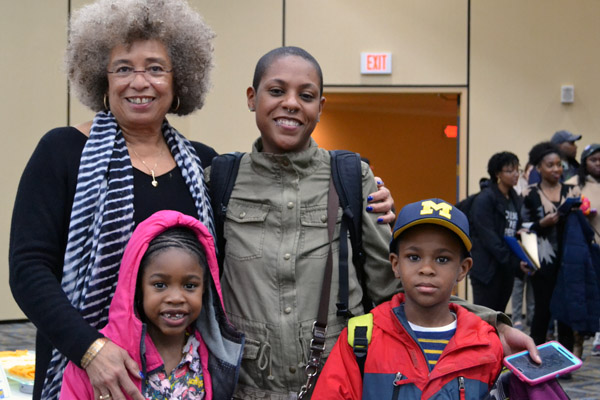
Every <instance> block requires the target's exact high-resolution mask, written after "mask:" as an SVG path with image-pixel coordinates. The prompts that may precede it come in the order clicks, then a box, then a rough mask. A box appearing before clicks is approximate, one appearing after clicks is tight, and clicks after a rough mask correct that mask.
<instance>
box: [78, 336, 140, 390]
mask: <svg viewBox="0 0 600 400" xmlns="http://www.w3.org/2000/svg"><path fill="white" fill-rule="evenodd" d="M85 372H87V375H88V377H89V378H90V382H91V383H92V387H93V388H94V398H96V399H98V398H100V399H103V400H107V399H110V400H125V396H124V395H123V392H125V393H127V394H128V395H129V396H130V397H131V398H132V399H134V400H144V397H143V396H142V394H141V393H140V391H139V390H138V388H137V387H136V385H135V383H133V381H132V380H131V378H130V376H129V375H132V376H135V377H139V376H140V370H139V368H138V365H137V364H136V362H135V361H133V359H132V358H131V357H129V354H127V352H126V351H125V350H123V349H122V348H120V347H119V346H117V345H116V344H114V343H112V342H110V341H108V342H106V344H105V345H104V347H102V349H101V350H100V351H99V352H98V354H97V355H96V357H94V359H93V360H92V361H91V362H90V364H89V365H88V367H87V368H86V369H85ZM121 389H122V390H121Z"/></svg>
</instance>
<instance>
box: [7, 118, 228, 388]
mask: <svg viewBox="0 0 600 400" xmlns="http://www.w3.org/2000/svg"><path fill="white" fill-rule="evenodd" d="M86 141H87V136H85V135H84V134H82V133H81V132H80V131H78V130H77V129H75V128H72V127H63V128H56V129H53V130H51V131H50V132H48V133H47V134H45V135H44V136H43V137H42V139H41V140H40V142H39V144H38V146H37V148H36V149H35V151H34V152H33V155H32V156H31V158H30V160H29V162H28V163H27V166H26V167H25V170H24V171H23V175H22V177H21V181H20V183H19V188H18V191H17V196H16V200H15V206H14V209H13V216H12V223H11V232H10V247H9V268H10V287H11V290H12V293H13V296H14V298H15V300H16V301H17V304H18V305H19V307H21V310H23V312H24V313H25V315H27V317H28V318H29V319H30V320H31V321H32V322H33V323H34V325H35V326H36V327H37V328H38V334H37V340H36V374H35V375H36V376H35V390H34V396H33V397H34V399H39V398H40V393H41V388H42V385H43V380H44V378H45V375H46V369H47V365H48V362H49V361H50V356H51V343H52V344H54V346H55V347H56V348H58V349H59V350H60V351H61V352H62V353H63V354H64V355H65V356H66V357H67V358H68V359H69V360H71V361H73V362H75V363H76V364H77V365H80V361H81V358H82V357H83V354H84V353H85V351H86V350H87V348H88V347H89V346H90V345H91V344H92V342H93V341H94V340H96V339H97V338H99V337H101V335H100V333H98V331H97V330H96V329H94V328H92V327H91V326H89V325H88V324H87V323H86V322H85V321H84V320H83V318H81V316H80V314H79V313H78V311H77V310H76V309H75V308H73V307H72V306H71V304H70V303H69V300H68V299H67V297H66V296H65V294H64V292H63V291H62V289H61V286H60V281H61V279H62V272H63V261H64V253H65V249H66V244H67V236H68V232H69V221H70V216H71V215H70V214H71V208H72V206H73V199H74V196H75V189H76V185H77V173H78V170H79V160H80V158H81V153H82V151H83V147H84V145H85V143H86ZM192 144H193V146H194V148H195V149H196V152H197V154H198V156H199V157H200V160H201V162H202V166H203V167H207V166H208V165H210V163H211V161H212V158H213V157H214V156H216V155H217V153H216V152H215V150H214V149H212V148H211V147H208V146H205V145H203V144H201V143H197V142H192ZM158 181H159V185H158V187H156V188H154V187H152V186H150V182H151V178H150V177H149V176H148V175H146V174H144V173H143V172H141V171H138V170H135V169H134V201H133V204H134V209H135V215H134V220H135V222H136V224H137V223H138V222H140V221H141V220H143V219H145V218H146V217H148V216H149V215H151V214H152V213H154V212H155V211H158V210H163V209H174V210H177V211H180V212H183V213H188V214H192V215H194V216H197V214H196V209H195V207H194V204H193V200H192V197H191V195H190V194H189V191H188V190H187V187H186V185H185V183H184V182H183V178H182V176H181V172H180V171H179V168H177V167H176V168H175V169H173V170H172V171H171V172H169V173H167V174H164V175H162V176H160V177H158ZM156 199H159V200H158V201H157V200H156Z"/></svg>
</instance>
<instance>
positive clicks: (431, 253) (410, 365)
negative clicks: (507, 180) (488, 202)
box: [313, 199, 503, 400]
mask: <svg viewBox="0 0 600 400" xmlns="http://www.w3.org/2000/svg"><path fill="white" fill-rule="evenodd" d="M471 247H472V244H471V238H470V237H469V222H468V220H467V217H466V216H465V214H463V213H462V212H461V211H460V210H459V209H458V208H456V207H454V206H452V205H451V204H449V203H448V202H446V201H444V200H441V199H428V200H423V201H419V202H416V203H412V204H409V205H407V206H405V207H404V208H403V209H402V210H401V211H400V213H399V214H398V219H397V220H396V224H395V226H394V229H393V236H392V240H391V243H390V261H391V264H392V269H393V271H394V275H395V277H396V278H397V279H400V280H401V281H402V285H403V287H404V293H398V294H396V295H395V296H394V297H393V298H392V299H391V300H390V301H387V302H385V303H382V304H381V305H379V306H378V307H376V308H375V309H373V311H372V312H371V314H372V333H371V341H370V344H369V345H368V348H367V350H368V351H367V355H366V360H365V361H364V369H363V372H364V375H363V377H362V379H361V370H360V367H359V366H358V363H357V356H356V355H355V353H354V350H353V344H354V343H356V342H354V341H352V344H351V343H349V341H348V336H349V335H350V337H351V338H352V337H354V334H355V333H357V334H358V330H353V331H352V332H350V334H349V332H348V328H346V329H344V331H343V332H342V334H341V336H340V338H339V339H338V341H337V343H336V345H335V347H334V348H333V350H332V352H331V354H330V356H329V359H328V360H327V363H326V364H325V367H324V369H323V372H322V373H321V376H320V378H319V381H318V382H317V386H316V388H315V392H314V395H313V398H318V399H344V400H346V399H381V398H402V399H421V398H432V397H435V398H440V399H445V398H448V399H451V398H459V397H460V398H461V399H482V398H486V397H487V396H488V392H489V390H490V389H491V387H492V385H493V384H494V382H495V381H496V378H497V377H498V374H499V373H500V370H501V368H502V357H503V350H502V344H501V342H500V340H499V338H498V336H497V335H496V333H495V331H494V329H493V328H492V327H491V326H490V325H489V324H487V323H485V322H483V321H482V320H481V319H480V318H479V317H477V316H476V315H475V314H473V313H471V312H469V311H467V310H466V309H465V308H463V307H461V306H458V305H456V304H453V303H450V296H451V294H452V290H453V288H454V287H455V286H456V284H457V283H458V282H459V281H461V280H462V279H464V277H465V276H466V275H467V273H468V272H469V269H470V268H471V266H472V264H473V259H472V258H471V255H470V253H469V251H470V250H471ZM359 318H360V317H359ZM351 325H352V323H351ZM367 337H368V336H367ZM438 396H439V397H438Z"/></svg>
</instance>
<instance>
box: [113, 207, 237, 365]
mask: <svg viewBox="0 0 600 400" xmlns="http://www.w3.org/2000/svg"><path fill="white" fill-rule="evenodd" d="M174 227H186V228H189V229H191V230H192V231H194V232H195V233H196V235H197V236H198V240H199V241H200V244H201V245H202V246H203V247H204V249H205V250H206V261H207V268H208V270H209V271H208V272H209V273H208V276H209V278H208V282H206V283H205V284H206V285H207V286H206V288H205V290H204V298H203V303H202V311H201V313H200V316H199V317H198V319H197V323H196V327H197V329H198V331H199V332H200V335H201V338H202V341H203V342H204V344H205V345H206V347H207V348H208V352H209V357H211V356H216V357H217V358H219V360H220V361H221V362H225V363H226V364H230V365H232V366H236V365H239V359H240V357H241V346H242V345H243V336H242V335H241V334H239V333H237V332H236V331H235V330H234V329H233V327H232V326H231V324H230V323H229V322H228V321H227V318H226V316H225V311H224V307H223V298H222V294H221V284H220V281H219V266H218V263H217V258H216V255H215V245H214V239H213V237H212V235H211V234H210V232H209V231H208V229H207V228H206V227H205V226H204V225H203V224H202V223H201V222H199V221H198V220H197V219H196V218H193V217H191V216H188V215H184V214H181V213H179V212H176V211H166V210H165V211H159V212H157V213H155V214H153V215H152V216H151V217H149V218H148V219H146V220H145V221H143V222H141V223H140V224H139V225H138V226H137V228H136V229H135V231H134V232H133V235H132V236H131V239H130V240H129V243H128V244H127V247H126V249H125V253H124V254H123V259H122V261H121V268H120V270H119V279H118V282H117V288H116V290H115V294H114V296H113V299H112V302H111V305H110V309H109V315H108V324H107V325H106V327H105V328H104V329H102V330H101V332H102V333H103V334H104V335H105V336H107V337H109V338H110V339H111V340H112V341H113V342H114V343H115V344H117V345H119V346H120V347H122V348H123V349H125V350H127V351H128V352H129V354H130V356H131V357H132V358H133V359H134V360H135V361H136V362H137V363H138V365H139V366H140V368H141V369H142V371H152V370H153V369H155V368H157V367H158V366H160V365H161V363H162V359H161V357H160V355H159V354H158V351H157V350H156V348H155V346H154V345H153V343H152V341H151V340H150V337H149V336H148V335H146V334H145V327H144V324H143V323H142V321H141V320H140V319H139V317H138V315H137V314H136V312H135V309H134V297H135V287H136V280H137V275H138V269H139V266H140V262H141V260H142V257H143V256H144V254H145V253H146V250H147V249H148V245H149V243H150V242H151V241H152V239H154V238H155V237H156V236H158V235H159V234H161V233H162V232H164V231H166V230H168V229H170V228H174ZM224 334H225V336H226V337H227V338H225V337H224ZM142 340H143V343H142ZM142 352H144V353H145V357H142Z"/></svg>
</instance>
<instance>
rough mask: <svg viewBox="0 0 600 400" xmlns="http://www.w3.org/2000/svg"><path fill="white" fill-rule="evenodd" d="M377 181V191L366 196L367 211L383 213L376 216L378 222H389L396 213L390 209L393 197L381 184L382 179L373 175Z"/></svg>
mask: <svg viewBox="0 0 600 400" xmlns="http://www.w3.org/2000/svg"><path fill="white" fill-rule="evenodd" d="M375 182H376V183H377V191H376V192H375V193H371V194H370V195H369V197H368V198H367V202H368V203H369V206H368V207H367V212H371V213H380V214H383V215H381V216H380V217H378V218H377V223H379V224H391V223H393V222H394V220H395V219H396V214H394V212H393V211H392V209H393V208H394V199H393V198H392V194H391V193H390V191H389V190H388V188H386V187H385V186H383V181H382V180H381V178H379V177H377V176H376V177H375Z"/></svg>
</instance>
